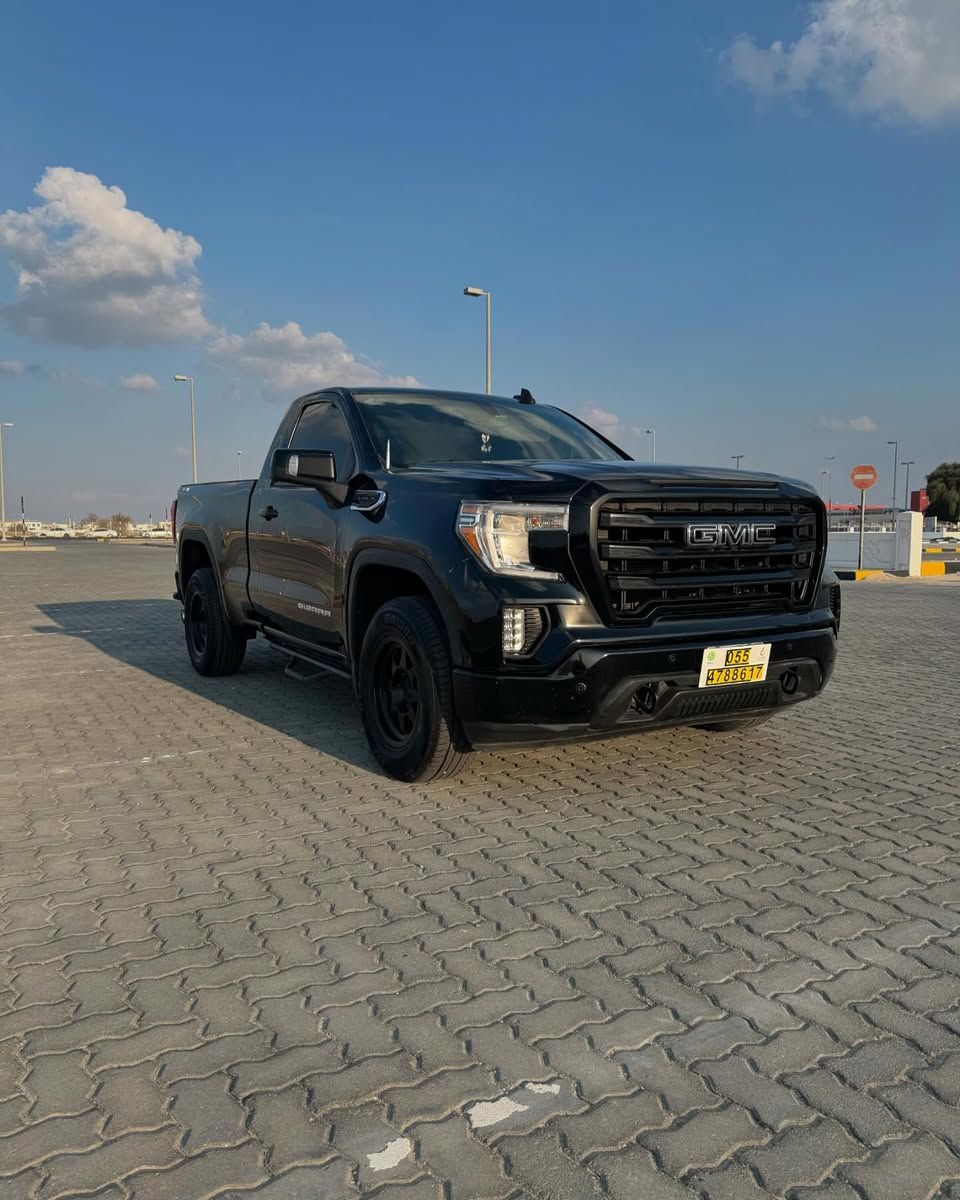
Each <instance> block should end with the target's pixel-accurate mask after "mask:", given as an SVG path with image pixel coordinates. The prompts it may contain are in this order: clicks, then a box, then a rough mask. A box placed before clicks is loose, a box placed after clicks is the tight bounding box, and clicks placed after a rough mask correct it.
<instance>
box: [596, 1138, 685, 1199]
mask: <svg viewBox="0 0 960 1200" xmlns="http://www.w3.org/2000/svg"><path fill="white" fill-rule="evenodd" d="M591 1166H592V1167H593V1169H594V1171H596V1172H597V1174H598V1175H600V1177H601V1178H602V1179H603V1181H604V1184H605V1186H606V1194H607V1195H608V1196H612V1197H613V1198H614V1200H639V1197H641V1196H642V1197H643V1200H693V1198H694V1197H695V1196H696V1195H697V1193H696V1192H694V1191H691V1189H690V1188H688V1187H684V1185H683V1184H681V1183H680V1182H679V1181H678V1180H676V1179H673V1178H671V1177H670V1176H669V1175H667V1174H666V1173H665V1172H664V1171H662V1170H661V1169H660V1168H659V1167H658V1166H657V1164H656V1163H655V1162H654V1160H653V1156H652V1155H651V1154H650V1152H649V1150H646V1149H644V1148H643V1147H642V1146H632V1147H629V1148H628V1149H626V1150H619V1151H617V1153H615V1154H598V1155H597V1156H596V1158H594V1159H593V1160H592V1162H591Z"/></svg>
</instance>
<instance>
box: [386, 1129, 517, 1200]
mask: <svg viewBox="0 0 960 1200" xmlns="http://www.w3.org/2000/svg"><path fill="white" fill-rule="evenodd" d="M407 1135H408V1136H409V1137H410V1138H412V1139H413V1140H414V1141H415V1142H416V1143H417V1144H418V1146H419V1156H420V1160H421V1161H422V1162H423V1164H424V1166H426V1167H428V1168H430V1170H431V1171H433V1173H434V1174H435V1175H436V1176H437V1177H438V1178H440V1179H443V1180H446V1181H447V1182H448V1184H449V1187H450V1200H501V1198H506V1197H507V1196H510V1195H512V1193H513V1192H514V1190H515V1184H514V1183H513V1182H512V1181H510V1180H508V1179H506V1178H505V1177H504V1175H503V1174H502V1162H501V1160H500V1159H499V1158H498V1157H497V1155H495V1154H494V1153H493V1152H492V1151H491V1150H489V1149H487V1147H486V1146H484V1145H483V1143H481V1142H479V1141H478V1140H477V1139H476V1138H475V1137H474V1136H473V1135H472V1134H471V1132H470V1126H469V1123H468V1122H467V1120H466V1119H465V1118H464V1117H462V1116H460V1115H459V1114H454V1115H452V1116H449V1117H447V1118H446V1119H445V1120H443V1121H437V1122H429V1123H424V1124H420V1125H414V1126H412V1127H411V1128H410V1129H409V1130H408V1131H407Z"/></svg>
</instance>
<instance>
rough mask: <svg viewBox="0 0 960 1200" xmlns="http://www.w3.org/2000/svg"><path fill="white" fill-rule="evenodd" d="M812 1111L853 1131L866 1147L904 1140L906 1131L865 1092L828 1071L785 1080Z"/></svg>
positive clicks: (814, 1072) (813, 1072) (824, 1070)
mask: <svg viewBox="0 0 960 1200" xmlns="http://www.w3.org/2000/svg"><path fill="white" fill-rule="evenodd" d="M786 1082H787V1083H788V1084H789V1085H790V1087H792V1088H795V1089H796V1090H797V1091H798V1092H799V1093H800V1094H801V1095H802V1096H803V1097H804V1099H805V1100H806V1101H807V1103H808V1104H811V1105H812V1106H813V1107H814V1108H816V1109H818V1110H819V1111H820V1112H822V1113H824V1114H825V1115H826V1116H828V1117H834V1118H835V1119H836V1120H838V1121H840V1122H841V1124H843V1125H846V1126H847V1127H848V1128H849V1129H852V1130H853V1132H854V1133H855V1134H856V1135H857V1137H858V1138H859V1139H860V1140H861V1141H862V1142H865V1143H866V1144H867V1145H868V1146H876V1145H878V1144H879V1143H880V1142H883V1141H887V1140H889V1139H890V1138H896V1137H906V1136H907V1134H908V1132H909V1131H908V1129H907V1128H906V1126H905V1125H903V1124H902V1123H901V1122H900V1121H897V1120H896V1119H895V1118H894V1117H892V1116H891V1115H890V1113H889V1112H888V1111H887V1109H886V1108H884V1106H883V1105H882V1104H880V1103H878V1102H877V1101H876V1100H874V1099H873V1097H872V1096H870V1095H869V1094H868V1093H866V1092H862V1091H857V1090H856V1089H855V1088H852V1087H848V1086H847V1085H846V1084H844V1083H841V1081H840V1080H839V1079H838V1078H837V1076H836V1075H834V1074H833V1073H832V1072H831V1071H830V1070H827V1069H822V1070H818V1071H810V1072H808V1073H807V1074H806V1075H794V1076H790V1077H788V1078H787V1079H786Z"/></svg>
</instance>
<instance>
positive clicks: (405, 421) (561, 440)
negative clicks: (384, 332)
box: [354, 392, 626, 467]
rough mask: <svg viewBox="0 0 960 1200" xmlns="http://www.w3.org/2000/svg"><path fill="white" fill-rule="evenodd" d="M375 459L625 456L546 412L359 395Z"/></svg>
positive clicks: (449, 399)
mask: <svg viewBox="0 0 960 1200" xmlns="http://www.w3.org/2000/svg"><path fill="white" fill-rule="evenodd" d="M354 399H355V400H356V402H357V404H358V406H359V408H360V412H361V414H362V415H363V419H364V421H365V423H366V426H367V430H368V432H369V434H370V437H371V439H372V440H373V444H374V446H375V447H376V449H377V453H378V454H379V455H380V457H381V458H382V459H383V461H384V462H386V461H387V443H388V442H389V445H390V456H389V457H390V465H391V467H419V466H425V465H426V464H428V463H446V462H459V463H468V462H476V463H484V462H524V461H530V460H534V461H540V462H561V461H564V460H567V459H578V460H581V461H587V462H610V461H620V460H621V459H623V458H625V457H626V455H624V454H621V453H619V452H618V451H617V450H615V449H614V448H613V447H612V446H610V445H608V444H607V443H606V442H605V441H604V440H603V439H602V438H601V437H600V436H599V435H598V434H596V433H594V432H593V430H591V429H588V428H587V427H586V426H584V425H581V424H580V422H579V421H577V420H575V419H574V418H573V417H571V416H569V415H568V414H567V413H565V412H561V411H560V409H558V408H550V407H548V406H546V405H542V404H521V403H519V401H516V400H501V399H497V398H496V397H493V396H491V397H490V398H489V399H488V398H487V397H485V396H449V395H443V394H439V393H438V394H437V395H425V394H420V393H409V394H404V393H395V394H387V393H385V394H383V395H370V394H365V393H362V392H361V393H359V394H358V393H356V392H355V393H354Z"/></svg>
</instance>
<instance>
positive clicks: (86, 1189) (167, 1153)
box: [36, 1125, 181, 1200]
mask: <svg viewBox="0 0 960 1200" xmlns="http://www.w3.org/2000/svg"><path fill="white" fill-rule="evenodd" d="M179 1142H180V1130H179V1128H177V1126H175V1125H169V1126H167V1127H166V1128H163V1129H155V1130H152V1131H150V1132H148V1133H128V1134H124V1135H123V1136H122V1137H118V1138H114V1139H113V1140H111V1141H109V1142H104V1143H103V1144H102V1145H101V1146H98V1147H96V1148H95V1149H93V1150H91V1151H89V1152H88V1153H86V1154H60V1155H57V1157H55V1158H51V1159H48V1160H47V1161H46V1162H45V1163H44V1164H43V1170H44V1180H43V1183H42V1184H41V1185H40V1187H39V1189H38V1190H37V1192H36V1200H57V1197H61V1196H74V1195H76V1194H77V1193H81V1194H86V1195H89V1194H90V1193H92V1192H95V1191H96V1192H98V1194H100V1193H99V1189H101V1188H105V1187H106V1186H107V1185H108V1184H110V1183H111V1181H113V1180H115V1179H119V1178H122V1177H124V1176H125V1175H129V1174H132V1173H133V1172H134V1171H141V1170H145V1169H148V1168H153V1169H154V1170H161V1169H162V1168H164V1167H172V1166H173V1165H174V1164H175V1163H176V1162H177V1161H178V1160H179V1159H180V1157H181V1152H180V1145H179Z"/></svg>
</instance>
